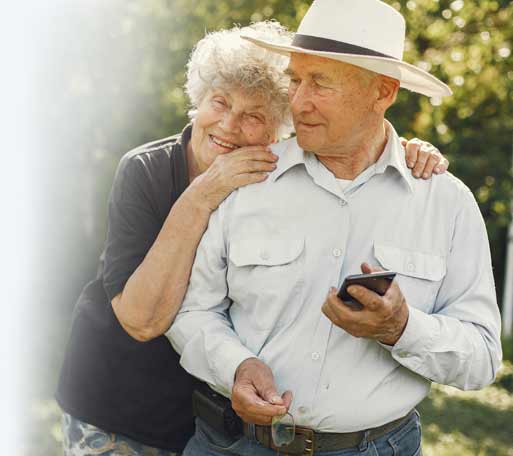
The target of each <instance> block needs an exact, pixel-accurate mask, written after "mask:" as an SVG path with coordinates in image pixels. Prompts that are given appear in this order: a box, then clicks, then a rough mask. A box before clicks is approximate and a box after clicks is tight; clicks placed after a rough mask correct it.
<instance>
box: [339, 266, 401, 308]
mask: <svg viewBox="0 0 513 456" xmlns="http://www.w3.org/2000/svg"><path fill="white" fill-rule="evenodd" d="M395 276H396V273H395V272H391V271H382V272H373V273H370V274H354V275H350V276H347V277H346V278H345V279H344V282H343V283H342V286H341V287H340V290H339V292H338V297H339V298H340V299H341V300H342V301H343V302H344V304H346V305H348V306H349V307H351V308H353V309H356V310H361V309H363V306H362V304H361V303H360V302H358V301H357V300H356V299H355V298H353V297H352V296H351V295H350V294H349V293H348V292H347V287H349V286H351V285H361V286H363V287H365V288H368V289H369V290H372V291H374V292H375V293H377V294H379V295H380V296H383V295H384V294H385V293H386V292H387V290H388V288H389V287H390V284H391V283H392V281H393V280H394V278H395Z"/></svg>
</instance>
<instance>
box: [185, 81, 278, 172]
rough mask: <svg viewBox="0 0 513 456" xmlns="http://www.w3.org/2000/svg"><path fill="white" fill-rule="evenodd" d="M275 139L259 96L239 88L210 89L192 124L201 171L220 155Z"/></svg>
mask: <svg viewBox="0 0 513 456" xmlns="http://www.w3.org/2000/svg"><path fill="white" fill-rule="evenodd" d="M275 141H276V123H275V122H274V121H273V119H272V116H271V112H270V110H269V108H268V101H267V100H265V99H264V98H263V97H262V96H259V95H254V94H249V93H247V92H246V91H243V90H241V89H233V90H229V91H228V90H222V89H212V90H210V91H209V92H208V93H207V94H206V96H205V98H204V99H203V101H202V102H201V104H200V105H199V106H198V111H197V113H196V117H195V118H194V122H193V126H192V137H191V146H192V153H193V156H194V158H195V159H196V164H197V166H198V168H199V171H200V172H203V171H205V170H206V169H207V168H208V167H209V166H210V165H211V164H212V162H213V161H214V159H215V158H216V157H217V156H218V155H220V154H228V153H230V152H232V151H233V150H235V149H238V148H239V147H244V146H257V145H262V146H266V145H269V144H271V143H273V142H275Z"/></svg>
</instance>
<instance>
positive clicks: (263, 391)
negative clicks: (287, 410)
mask: <svg viewBox="0 0 513 456" xmlns="http://www.w3.org/2000/svg"><path fill="white" fill-rule="evenodd" d="M256 386H257V391H258V392H259V394H260V397H262V399H264V400H266V401H267V402H269V403H270V404H274V405H283V399H282V398H281V396H280V395H279V394H278V392H277V391H276V388H275V387H274V384H267V385H265V386H264V387H263V388H258V385H256Z"/></svg>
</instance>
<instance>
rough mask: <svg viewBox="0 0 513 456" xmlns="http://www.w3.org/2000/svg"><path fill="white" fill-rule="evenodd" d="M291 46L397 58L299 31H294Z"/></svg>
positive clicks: (311, 49)
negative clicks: (302, 33)
mask: <svg viewBox="0 0 513 456" xmlns="http://www.w3.org/2000/svg"><path fill="white" fill-rule="evenodd" d="M292 46H296V47H300V48H303V49H309V50H310V51H321V52H338V53H341V54H356V55H368V56H370V57H387V58H389V59H395V60H397V59H396V58H395V57H392V56H390V55H386V54H382V53H381V52H377V51H373V50H372V49H367V48H364V47H361V46H356V45H354V44H349V43H344V42H342V41H335V40H330V39H328V38H319V37H318V36H312V35H301V34H300V33H296V35H295V36H294V40H293V41H292Z"/></svg>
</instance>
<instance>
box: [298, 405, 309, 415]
mask: <svg viewBox="0 0 513 456" xmlns="http://www.w3.org/2000/svg"><path fill="white" fill-rule="evenodd" d="M297 411H298V412H299V413H301V414H303V413H306V412H308V408H307V407H305V406H304V405H302V406H301V407H299V408H298V409H297Z"/></svg>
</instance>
